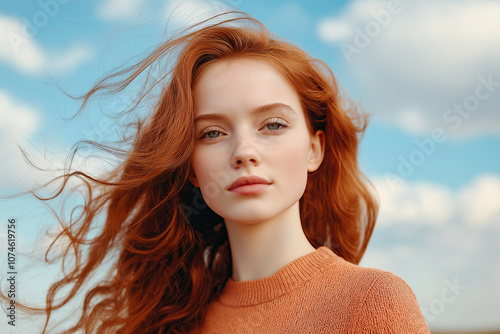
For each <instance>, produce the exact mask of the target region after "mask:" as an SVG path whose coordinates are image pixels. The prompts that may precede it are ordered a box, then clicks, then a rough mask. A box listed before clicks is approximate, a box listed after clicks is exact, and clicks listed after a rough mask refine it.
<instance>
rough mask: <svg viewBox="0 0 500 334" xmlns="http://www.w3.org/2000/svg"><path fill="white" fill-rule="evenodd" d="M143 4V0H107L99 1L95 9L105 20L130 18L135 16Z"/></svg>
mask: <svg viewBox="0 0 500 334" xmlns="http://www.w3.org/2000/svg"><path fill="white" fill-rule="evenodd" d="M143 6H144V1H143V0H107V1H103V2H101V5H100V6H99V7H98V10H97V11H98V14H99V16H100V17H102V18H103V19H106V20H117V19H130V18H134V17H137V16H138V14H140V12H141V9H142V7H143Z"/></svg>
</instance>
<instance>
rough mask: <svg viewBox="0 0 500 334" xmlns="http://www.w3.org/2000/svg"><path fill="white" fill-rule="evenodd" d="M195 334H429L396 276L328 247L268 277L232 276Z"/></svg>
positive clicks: (404, 287)
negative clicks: (239, 278) (236, 278)
mask: <svg viewBox="0 0 500 334" xmlns="http://www.w3.org/2000/svg"><path fill="white" fill-rule="evenodd" d="M190 333H191V334H196V333H199V334H212V333H214V334H215V333H217V334H233V333H237V334H243V333H252V334H256V333H266V334H271V333H294V334H295V333H329V334H330V333H430V332H429V329H428V328H427V325H426V324H425V320H424V317H423V316H422V313H421V311H420V308H419V306H418V303H417V300H416V298H415V295H414V294H413V292H412V290H411V289H410V287H409V286H408V285H407V284H406V283H405V282H404V281H403V280H402V279H401V278H399V277H398V276H396V275H394V274H391V273H389V272H386V271H383V270H379V269H371V268H363V267H359V266H356V265H353V264H351V263H349V262H347V261H345V260H344V259H342V258H341V257H339V256H338V255H336V254H335V253H334V252H333V251H332V250H330V249H329V248H328V247H325V246H322V247H319V248H318V249H316V251H314V252H312V253H309V254H307V255H305V256H302V257H300V258H298V259H296V260H294V261H292V262H290V263H289V264H287V265H286V266H285V267H283V268H281V269H280V270H279V271H278V272H276V273H274V274H273V275H271V276H269V277H264V278H261V279H257V280H251V281H241V282H235V281H234V280H233V279H232V278H229V279H228V281H227V283H226V285H225V286H224V289H223V291H222V294H221V295H220V297H219V298H218V299H216V300H213V301H212V302H211V303H210V305H209V307H208V310H207V316H206V320H205V322H204V323H203V324H201V325H200V326H199V328H197V329H195V330H193V331H191V332H190Z"/></svg>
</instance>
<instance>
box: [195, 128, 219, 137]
mask: <svg viewBox="0 0 500 334" xmlns="http://www.w3.org/2000/svg"><path fill="white" fill-rule="evenodd" d="M213 134H219V135H220V134H221V133H220V131H215V130H210V129H208V130H207V131H205V132H203V133H202V134H201V137H200V139H202V138H205V137H208V138H217V137H219V136H217V135H213Z"/></svg>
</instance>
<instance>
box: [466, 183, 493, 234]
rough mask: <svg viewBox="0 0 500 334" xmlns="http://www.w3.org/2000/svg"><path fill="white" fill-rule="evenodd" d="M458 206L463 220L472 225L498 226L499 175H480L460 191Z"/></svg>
mask: <svg viewBox="0 0 500 334" xmlns="http://www.w3.org/2000/svg"><path fill="white" fill-rule="evenodd" d="M459 203H460V208H461V211H462V215H463V217H464V219H465V221H466V222H467V223H468V224H470V225H473V226H476V225H477V226H483V225H487V224H496V225H498V226H500V177H498V176H496V175H482V176H480V177H479V178H478V179H476V180H475V182H474V183H473V184H471V185H469V186H468V187H466V188H465V189H463V190H462V191H461V193H460V197H459Z"/></svg>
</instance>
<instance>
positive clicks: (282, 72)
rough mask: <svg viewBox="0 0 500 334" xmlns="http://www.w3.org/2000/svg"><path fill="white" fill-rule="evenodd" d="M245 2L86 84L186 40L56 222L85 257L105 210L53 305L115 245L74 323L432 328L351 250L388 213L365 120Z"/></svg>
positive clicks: (327, 76) (148, 328) (106, 327)
mask: <svg viewBox="0 0 500 334" xmlns="http://www.w3.org/2000/svg"><path fill="white" fill-rule="evenodd" d="M233 14H234V13H233ZM239 14H240V16H239V17H236V18H234V17H233V18H229V19H227V20H224V21H222V22H220V21H217V22H215V19H216V18H213V19H212V21H211V20H208V21H207V22H203V25H198V26H197V30H196V31H193V32H190V33H185V34H181V35H180V36H177V37H175V38H172V39H171V40H169V41H167V42H166V43H164V44H163V45H161V46H160V47H159V48H158V49H157V50H155V51H154V52H153V53H152V54H151V55H149V56H148V57H146V58H145V59H144V60H143V61H141V62H140V63H138V64H136V65H134V66H132V67H130V68H129V69H128V70H127V71H122V72H119V73H117V74H112V75H110V76H108V77H106V78H105V79H103V80H101V81H100V82H99V83H98V84H97V85H96V86H95V87H94V88H93V89H92V90H91V91H90V92H89V93H88V94H87V95H86V96H85V97H84V103H83V106H85V104H86V103H87V101H88V99H89V98H91V97H92V96H93V95H94V94H96V93H98V92H104V93H105V92H111V93H115V92H119V91H121V90H123V89H125V88H126V87H127V86H128V85H129V84H130V83H131V82H132V81H133V80H134V79H136V78H137V77H138V76H139V75H140V74H142V73H144V72H145V71H146V69H148V72H147V74H148V76H147V77H148V78H150V76H149V75H150V74H151V75H152V74H154V73H153V69H154V71H158V69H159V68H161V66H160V65H161V64H163V63H165V61H166V60H167V64H169V63H168V60H170V58H169V57H171V56H172V55H177V58H176V60H175V62H174V65H173V66H172V69H171V72H168V69H165V71H164V72H163V75H162V76H161V78H160V79H158V80H155V81H154V82H153V83H151V82H150V81H146V82H145V84H144V89H143V92H144V93H143V95H141V96H140V97H139V99H138V100H137V101H138V104H140V102H141V101H142V100H143V98H145V96H146V95H147V94H148V92H149V91H150V89H153V88H154V87H157V86H161V87H162V88H161V94H160V98H159V99H158V101H157V103H156V105H155V108H154V109H153V110H152V112H151V114H150V115H149V116H148V117H147V118H146V119H144V120H143V121H141V122H140V123H139V126H138V127H137V131H136V134H135V136H134V137H133V138H134V139H133V143H132V144H133V146H132V150H131V151H130V152H125V153H126V156H125V159H124V162H123V164H122V165H119V166H118V167H117V168H116V169H115V170H113V171H112V172H111V173H110V174H109V175H107V177H103V178H101V179H96V178H91V177H90V176H88V175H86V174H85V173H80V174H78V175H81V176H84V177H86V180H85V182H86V184H87V185H88V194H87V196H88V201H87V202H86V205H85V207H84V212H83V214H82V216H81V217H79V218H78V219H77V220H76V221H75V222H70V223H69V225H71V228H68V229H66V230H65V231H63V232H62V233H61V236H67V237H69V239H70V240H71V242H70V244H69V245H68V251H69V249H74V250H75V253H76V254H77V255H79V256H82V254H83V251H84V248H83V246H84V244H85V242H88V241H86V240H84V239H85V237H87V238H89V231H90V228H91V227H92V226H93V222H94V221H95V218H96V216H97V214H98V213H99V212H102V211H104V210H105V217H106V218H105V223H104V225H103V226H102V227H101V230H100V232H99V233H98V234H97V235H96V236H95V237H93V238H91V242H90V246H89V248H88V253H85V255H86V256H83V257H82V258H81V259H80V261H77V262H76V264H75V267H74V268H73V271H72V272H70V273H68V274H67V275H66V276H65V278H64V279H62V280H61V281H59V282H57V283H56V284H54V285H53V286H52V288H51V290H50V292H49V295H48V298H47V308H46V309H47V312H48V316H50V312H51V311H53V310H55V309H58V308H59V307H61V306H63V305H65V304H66V303H67V302H68V301H69V300H71V298H73V297H74V295H75V293H76V292H77V291H78V289H80V288H81V285H82V284H83V283H84V282H86V281H87V280H89V279H90V277H91V275H92V273H94V272H95V271H96V269H97V268H98V267H99V265H100V264H101V263H102V262H103V260H104V259H106V256H107V254H110V253H111V252H110V251H111V250H118V252H119V255H118V258H117V259H115V260H116V269H113V270H111V271H110V273H109V279H108V280H106V281H104V282H101V283H100V284H99V285H97V286H95V287H94V288H92V289H91V290H90V291H89V292H88V293H87V295H86V298H85V303H84V306H83V313H82V316H81V317H80V319H79V321H78V323H77V324H76V325H75V326H74V327H72V328H71V329H70V330H68V331H67V332H68V333H70V332H75V331H77V330H81V329H84V330H85V332H94V331H96V332H98V333H108V332H109V333H187V332H189V333H333V332H349V333H364V332H373V333H382V332H387V333H389V332H390V333H396V332H397V333H410V332H411V333H428V332H429V331H428V329H427V326H426V324H425V321H424V319H423V317H422V314H421V312H420V309H419V306H418V304H417V302H416V299H415V296H414V294H413V292H412V291H411V289H410V288H409V287H408V285H406V283H405V282H404V281H403V280H401V279H400V278H399V277H397V276H395V275H393V274H390V273H387V272H384V271H381V270H377V269H367V268H361V267H358V266H357V265H356V264H357V263H358V262H359V261H360V259H361V257H362V255H363V253H364V251H365V249H366V247H367V244H368V241H369V239H370V236H371V233H372V230H373V227H374V224H375V219H376V213H377V204H376V201H375V200H374V197H373V194H372V193H371V192H370V191H369V190H368V188H367V185H366V184H365V182H364V181H363V177H362V174H361V172H360V171H359V168H358V164H357V146H358V135H360V134H362V132H363V131H364V129H365V126H366V123H365V122H364V120H365V119H364V118H363V117H362V116H360V115H359V114H357V113H356V111H355V110H350V109H348V108H347V104H346V101H344V100H343V98H342V96H341V95H340V93H339V90H338V88H337V86H336V84H335V80H334V76H333V74H332V73H331V71H330V70H329V68H328V67H327V66H326V65H324V63H322V62H320V61H317V60H314V59H312V58H311V57H309V56H308V55H307V54H306V53H304V52H303V51H301V50H300V49H298V48H297V47H295V46H293V45H291V44H288V43H286V42H283V41H280V40H278V39H276V38H273V37H272V36H270V34H269V32H268V31H267V30H266V29H265V27H263V26H262V25H261V24H260V23H259V22H258V21H256V20H254V19H252V18H250V17H248V16H247V15H244V14H242V13H239ZM219 18H220V17H219ZM219 18H217V19H219ZM211 22H212V23H211ZM214 22H215V23H214ZM207 23H211V24H209V25H208V26H207V25H206V24H207ZM120 75H125V78H124V79H122V80H120V79H119V76H120ZM83 106H82V107H83ZM96 145H97V144H96ZM101 147H102V145H101ZM105 148H106V149H108V150H110V149H111V148H109V147H105ZM115 152H118V153H119V151H118V150H115ZM70 176H71V175H66V178H68V177H70ZM96 189H98V190H99V191H98V193H99V195H97V196H96V197H92V194H93V193H95V190H96ZM65 256H66V255H65ZM66 286H70V287H71V288H72V289H71V291H70V293H69V296H68V298H67V299H66V300H64V301H63V302H62V303H60V304H54V296H55V294H56V292H57V291H59V290H60V289H61V288H63V287H66ZM32 310H34V309H32ZM48 320H49V317H47V323H46V325H45V328H44V332H45V330H46V328H47V324H48Z"/></svg>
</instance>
